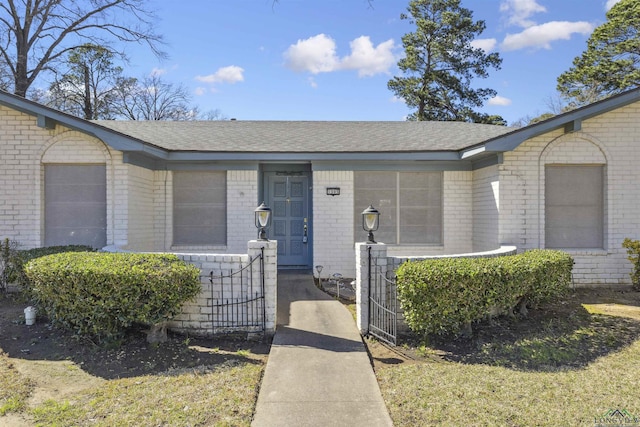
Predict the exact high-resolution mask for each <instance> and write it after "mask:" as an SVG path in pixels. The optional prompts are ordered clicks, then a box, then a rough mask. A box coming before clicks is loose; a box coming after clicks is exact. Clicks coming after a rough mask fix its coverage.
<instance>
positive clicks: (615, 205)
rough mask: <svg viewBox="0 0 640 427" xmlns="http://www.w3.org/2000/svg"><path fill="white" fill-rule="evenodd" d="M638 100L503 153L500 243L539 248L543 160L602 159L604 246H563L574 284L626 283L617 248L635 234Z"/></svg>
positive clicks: (639, 195)
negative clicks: (570, 248)
mask: <svg viewBox="0 0 640 427" xmlns="http://www.w3.org/2000/svg"><path fill="white" fill-rule="evenodd" d="M639 119H640V105H630V106H626V107H623V108H620V109H618V110H615V111H611V112H609V113H606V114H603V115H601V116H598V117H595V118H592V119H589V120H585V121H584V122H583V123H582V129H581V130H580V131H578V132H573V133H569V134H566V135H565V134H563V132H562V131H560V130H559V131H555V132H550V133H549V134H547V135H543V136H540V137H537V138H533V139H531V140H529V141H526V142H525V143H523V144H522V145H521V146H520V147H518V148H517V149H516V150H515V151H513V152H510V153H505V155H504V163H503V164H502V165H500V242H501V243H503V244H514V245H516V246H518V247H519V248H520V249H531V248H543V247H544V204H545V203H544V168H545V165H547V164H553V163H556V164H581V163H582V164H606V175H607V176H606V190H605V198H606V203H605V205H606V209H605V230H606V231H605V242H606V243H605V246H606V247H605V248H603V249H601V250H581V251H567V252H569V253H570V254H571V255H572V256H573V257H574V259H575V260H576V265H575V267H574V281H575V282H576V284H580V285H597V284H607V285H616V284H628V283H630V279H629V276H628V273H629V271H630V270H631V263H630V262H629V261H628V260H627V259H626V252H625V251H624V249H623V248H622V247H621V245H622V241H623V240H624V238H625V237H630V238H633V239H640V215H639V214H638V212H639V209H640V186H639V185H638V182H640V180H639V178H640V170H639V168H638V166H637V165H638V164H639V162H640V152H639V151H638V142H639V140H640V120H639Z"/></svg>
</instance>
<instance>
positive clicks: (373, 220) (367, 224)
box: [362, 205, 380, 243]
mask: <svg viewBox="0 0 640 427" xmlns="http://www.w3.org/2000/svg"><path fill="white" fill-rule="evenodd" d="M379 225H380V212H379V211H378V210H377V209H376V208H374V207H373V205H369V207H368V208H367V209H365V210H364V211H362V228H363V229H364V231H368V232H369V235H368V240H367V243H376V241H375V239H374V237H373V232H374V231H376V230H377V229H378V226H379Z"/></svg>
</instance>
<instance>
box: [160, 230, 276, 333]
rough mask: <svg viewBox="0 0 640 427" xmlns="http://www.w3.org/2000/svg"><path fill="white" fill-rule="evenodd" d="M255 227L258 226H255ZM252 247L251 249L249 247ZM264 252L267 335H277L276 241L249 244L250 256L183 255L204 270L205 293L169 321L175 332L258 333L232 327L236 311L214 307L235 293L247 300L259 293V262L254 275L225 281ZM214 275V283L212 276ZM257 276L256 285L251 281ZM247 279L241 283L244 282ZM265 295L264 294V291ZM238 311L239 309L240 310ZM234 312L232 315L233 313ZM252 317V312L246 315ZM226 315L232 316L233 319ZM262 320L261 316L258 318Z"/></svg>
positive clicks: (203, 283) (203, 289) (245, 313)
mask: <svg viewBox="0 0 640 427" xmlns="http://www.w3.org/2000/svg"><path fill="white" fill-rule="evenodd" d="M254 228H255V227H254ZM247 246H248V247H247ZM261 249H264V297H265V298H264V302H263V303H264V307H265V317H266V325H265V329H266V333H267V334H273V333H274V332H275V328H276V316H277V292H278V290H277V282H278V279H277V278H278V266H277V265H278V257H277V251H278V244H277V242H275V241H270V242H263V241H256V240H253V241H249V242H248V243H247V242H245V249H244V251H245V252H247V254H212V253H179V254H176V255H177V256H178V257H179V258H180V259H182V260H183V261H185V262H188V263H190V264H192V265H195V266H196V267H197V268H198V269H200V283H201V285H202V291H201V292H200V294H199V295H198V296H197V297H196V298H195V299H194V300H193V301H189V302H187V303H186V304H185V305H184V306H183V307H182V312H181V313H180V314H179V315H178V316H176V317H175V318H174V319H173V320H172V321H171V322H169V325H168V326H169V328H170V329H173V330H175V331H179V332H183V333H189V334H193V335H199V336H209V335H211V334H213V333H225V332H234V331H249V332H251V331H254V330H255V328H252V327H247V328H239V327H229V326H228V325H229V324H230V322H232V321H234V320H235V321H237V319H236V318H235V315H236V313H237V312H236V311H231V309H228V310H227V311H224V310H223V309H221V308H217V307H214V305H215V304H219V303H223V302H222V301H221V300H220V298H225V299H229V298H231V295H232V294H233V295H234V297H235V298H243V296H246V294H247V291H248V290H249V289H250V290H251V291H253V292H255V291H256V289H255V288H254V287H255V286H258V287H260V286H261V285H262V283H261V279H260V275H259V271H260V268H259V264H258V262H259V261H256V263H254V264H253V266H252V267H250V268H252V271H253V272H254V276H251V275H249V274H247V273H246V271H245V274H243V275H235V276H234V278H233V280H231V279H230V278H228V277H227V278H224V279H223V278H222V277H221V276H228V275H229V274H231V273H233V272H238V271H239V270H240V269H241V268H243V267H245V268H246V267H247V265H248V263H249V261H250V260H251V259H254V258H255V257H256V256H258V255H259V254H260V253H261ZM211 273H213V275H214V280H213V283H212V282H211V280H210V274H211ZM251 277H253V279H254V281H253V283H250V278H251ZM241 278H242V279H243V280H240V279H241ZM260 293H261V292H260ZM254 308H255V306H254ZM236 310H237V309H236ZM230 313H231V314H230ZM243 313H244V315H246V316H247V317H246V318H245V319H248V318H249V312H244V311H243ZM229 314H230V315H229ZM225 315H229V317H230V318H228V317H226V316H225ZM253 315H254V316H253V319H254V320H255V319H256V316H260V313H259V312H255V313H253ZM258 319H259V317H258Z"/></svg>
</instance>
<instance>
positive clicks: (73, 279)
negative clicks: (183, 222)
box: [25, 252, 201, 343]
mask: <svg viewBox="0 0 640 427" xmlns="http://www.w3.org/2000/svg"><path fill="white" fill-rule="evenodd" d="M25 272H26V275H27V277H28V279H29V280H30V282H31V283H32V286H33V289H32V291H33V295H34V298H35V300H36V304H37V306H38V307H39V308H40V309H41V310H43V311H44V312H45V313H46V314H47V315H48V317H49V318H50V319H51V321H52V322H54V323H56V324H58V325H61V326H63V327H65V328H67V329H69V330H71V331H73V332H74V333H75V334H77V335H80V336H87V337H91V338H93V339H96V340H97V341H98V342H100V343H110V342H115V341H117V340H118V339H119V338H120V337H121V336H122V335H123V334H124V332H125V331H126V329H127V328H129V327H130V326H132V325H133V324H134V323H142V324H147V325H154V324H157V323H160V322H163V321H166V320H168V319H170V318H172V317H173V316H175V315H177V314H178V313H179V312H180V310H181V307H182V304H183V303H184V302H185V301H187V300H189V299H191V298H194V297H195V296H196V295H198V293H199V292H200V289H201V285H200V270H199V269H198V268H196V267H195V266H193V265H189V264H186V263H185V262H183V261H181V260H180V259H179V258H178V257H177V256H175V255H170V254H134V253H96V252H94V253H80V252H75V253H62V254H55V255H48V256H44V257H40V258H37V259H34V260H32V261H31V262H29V263H28V264H27V265H26V267H25Z"/></svg>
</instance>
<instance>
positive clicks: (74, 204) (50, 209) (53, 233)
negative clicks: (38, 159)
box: [44, 165, 107, 249]
mask: <svg viewBox="0 0 640 427" xmlns="http://www.w3.org/2000/svg"><path fill="white" fill-rule="evenodd" d="M106 176H107V175H106V167H105V165H45V167H44V182H45V184H44V187H45V188H44V200H45V201H44V204H45V208H44V211H45V213H44V227H45V230H44V244H45V246H56V245H88V246H92V247H94V248H96V249H99V248H102V247H104V246H106V244H107V179H106Z"/></svg>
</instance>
